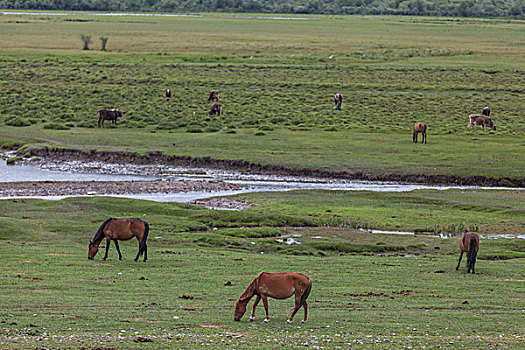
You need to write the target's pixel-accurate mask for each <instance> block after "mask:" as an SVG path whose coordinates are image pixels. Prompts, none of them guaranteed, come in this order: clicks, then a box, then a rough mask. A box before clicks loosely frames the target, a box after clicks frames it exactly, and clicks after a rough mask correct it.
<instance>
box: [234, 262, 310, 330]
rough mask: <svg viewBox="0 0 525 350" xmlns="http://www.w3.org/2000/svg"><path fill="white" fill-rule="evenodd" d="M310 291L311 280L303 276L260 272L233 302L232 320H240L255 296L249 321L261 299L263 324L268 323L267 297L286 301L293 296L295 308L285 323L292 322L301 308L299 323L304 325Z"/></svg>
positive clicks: (253, 316)
mask: <svg viewBox="0 0 525 350" xmlns="http://www.w3.org/2000/svg"><path fill="white" fill-rule="evenodd" d="M310 290H312V280H311V279H310V278H308V277H307V276H305V275H303V274H300V273H295V272H281V273H269V272H261V273H260V274H258V275H257V277H255V278H254V279H253V281H252V282H251V283H250V284H249V285H248V287H247V288H246V290H245V291H244V292H243V293H242V295H241V296H240V297H239V299H237V301H236V302H235V312H234V314H233V319H234V320H235V321H240V320H241V318H242V316H243V315H244V313H245V312H246V306H247V305H248V302H249V301H250V299H251V298H252V297H253V296H254V295H255V296H256V299H255V302H254V304H253V310H252V315H251V317H250V321H253V320H254V319H255V308H256V307H257V304H258V303H259V301H260V300H261V299H262V301H263V304H264V310H265V311H266V318H265V319H264V322H268V321H269V320H270V315H269V313H268V297H272V298H274V299H287V298H289V297H291V296H292V295H295V307H294V308H293V311H292V313H291V315H290V318H289V319H288V320H287V321H286V323H291V322H292V320H293V318H294V316H295V314H296V313H297V311H299V309H300V308H301V306H302V307H303V308H304V319H303V320H302V321H301V323H305V322H306V320H307V318H308V304H307V303H306V299H307V298H308V295H310Z"/></svg>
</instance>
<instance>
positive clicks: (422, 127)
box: [412, 123, 427, 143]
mask: <svg viewBox="0 0 525 350" xmlns="http://www.w3.org/2000/svg"><path fill="white" fill-rule="evenodd" d="M419 133H421V135H422V136H423V139H422V140H421V143H423V142H425V143H427V124H425V123H416V124H414V131H413V132H412V141H413V142H414V143H417V134H419Z"/></svg>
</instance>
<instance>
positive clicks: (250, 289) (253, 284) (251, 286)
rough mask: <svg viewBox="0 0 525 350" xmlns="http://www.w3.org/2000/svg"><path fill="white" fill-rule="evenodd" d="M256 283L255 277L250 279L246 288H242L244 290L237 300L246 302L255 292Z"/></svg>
mask: <svg viewBox="0 0 525 350" xmlns="http://www.w3.org/2000/svg"><path fill="white" fill-rule="evenodd" d="M256 285H257V277H256V278H255V279H254V280H253V281H251V283H250V284H249V285H248V287H246V289H245V290H244V292H243V293H242V294H241V296H240V297H239V302H241V303H242V302H248V301H249V300H250V299H251V298H252V297H253V295H254V294H255V287H256Z"/></svg>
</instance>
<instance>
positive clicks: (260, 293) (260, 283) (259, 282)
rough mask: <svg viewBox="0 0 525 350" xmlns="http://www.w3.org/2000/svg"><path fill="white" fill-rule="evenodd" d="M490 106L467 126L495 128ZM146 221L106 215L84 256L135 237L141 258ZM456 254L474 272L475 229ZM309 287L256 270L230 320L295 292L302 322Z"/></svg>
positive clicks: (110, 116)
mask: <svg viewBox="0 0 525 350" xmlns="http://www.w3.org/2000/svg"><path fill="white" fill-rule="evenodd" d="M170 99H171V91H170V90H169V89H167V90H166V101H169V100H170ZM208 101H212V106H211V110H210V111H209V114H210V115H215V114H218V115H221V114H222V103H221V102H220V98H219V91H218V90H211V91H210V95H209V97H208ZM334 103H335V105H334V109H335V110H341V105H342V104H343V95H342V94H341V93H336V94H335V95H334ZM489 115H490V108H489V107H485V108H484V109H483V111H482V113H481V114H471V115H469V124H468V129H469V130H470V129H471V128H472V127H475V126H476V125H481V126H483V129H484V130H486V128H487V127H489V128H491V129H492V130H496V126H494V124H493V122H492V120H491V118H490V116H489ZM119 117H122V112H120V111H119V110H118V109H110V110H106V109H103V110H101V111H100V112H99V120H98V126H99V128H100V127H104V121H105V120H110V121H112V122H113V123H114V124H117V118H119ZM420 133H421V134H422V140H421V142H422V143H425V144H426V143H427V125H426V124H425V123H416V124H415V125H414V130H413V133H412V141H413V142H414V143H417V138H418V134H420ZM148 233H149V224H148V223H147V222H146V221H144V220H142V219H138V218H124V219H115V218H109V219H107V220H106V221H104V222H103V223H102V225H101V226H100V227H99V229H98V230H97V232H96V234H95V236H94V237H93V239H92V240H91V241H90V242H89V251H88V259H91V260H92V259H94V258H95V255H96V254H97V252H98V247H99V245H100V243H101V242H102V240H103V239H104V238H105V239H106V252H105V254H104V257H103V258H102V260H106V259H107V258H108V252H109V246H110V243H111V242H113V243H114V244H115V248H116V249H117V252H118V258H119V260H122V254H121V253H120V248H119V244H118V241H119V240H121V241H126V240H130V239H132V238H134V237H135V238H136V239H137V241H138V243H139V249H138V252H137V256H136V257H135V259H134V261H137V260H138V259H139V257H140V256H142V255H144V262H146V260H147V259H148V246H147V244H146V241H147V239H148ZM459 248H460V256H459V260H458V264H457V266H456V270H458V269H459V266H460V263H461V259H462V257H463V253H466V254H467V273H470V271H472V273H475V272H474V271H475V270H474V268H475V264H476V256H477V253H478V249H479V236H478V235H476V234H475V233H465V234H463V236H461V238H460V240H459ZM311 290H312V280H311V279H310V278H309V277H307V276H305V275H303V274H300V273H295V272H282V273H268V272H261V273H259V274H258V275H257V276H256V277H255V278H254V279H253V280H252V282H251V283H250V284H249V285H248V287H246V290H245V291H244V292H243V293H242V294H241V296H240V297H239V298H238V299H237V301H236V302H235V310H234V316H233V318H234V320H235V321H240V320H241V318H242V317H243V315H244V314H245V313H246V308H247V305H248V302H249V301H250V300H251V299H252V298H253V297H254V296H255V297H256V298H255V302H254V304H253V309H252V314H251V316H250V319H249V320H250V321H253V320H254V319H255V309H256V307H257V305H258V304H259V301H261V299H262V301H263V305H264V310H265V313H266V318H265V319H264V322H269V320H270V314H269V312H268V297H271V298H274V299H287V298H290V297H291V296H295V307H294V308H293V309H292V310H291V313H290V317H289V318H288V320H287V321H286V323H291V322H292V320H293V318H294V316H295V314H296V313H297V311H299V309H300V308H301V307H302V308H303V309H304V318H303V320H302V321H301V323H305V322H306V320H307V319H308V303H307V301H306V300H307V299H308V296H309V295H310V291H311Z"/></svg>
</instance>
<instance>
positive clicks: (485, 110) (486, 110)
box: [481, 106, 490, 117]
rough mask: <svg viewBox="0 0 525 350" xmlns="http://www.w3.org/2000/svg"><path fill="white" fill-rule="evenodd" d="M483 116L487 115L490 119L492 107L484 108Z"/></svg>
mask: <svg viewBox="0 0 525 350" xmlns="http://www.w3.org/2000/svg"><path fill="white" fill-rule="evenodd" d="M481 114H483V115H486V116H487V117H488V116H489V115H490V107H488V106H487V107H485V108H483V111H482V112H481Z"/></svg>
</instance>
